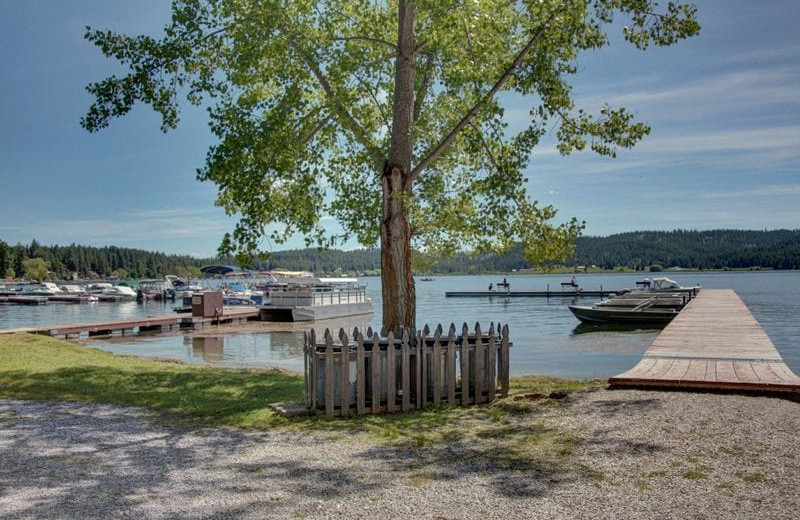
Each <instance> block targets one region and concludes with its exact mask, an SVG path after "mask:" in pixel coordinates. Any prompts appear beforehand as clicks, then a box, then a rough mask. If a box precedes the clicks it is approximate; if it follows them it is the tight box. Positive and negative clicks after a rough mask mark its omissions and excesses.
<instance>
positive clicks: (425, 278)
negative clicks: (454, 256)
mask: <svg viewBox="0 0 800 520" xmlns="http://www.w3.org/2000/svg"><path fill="white" fill-rule="evenodd" d="M435 280H436V278H434V277H433V276H423V277H422V278H420V281H422V282H433V281H435Z"/></svg>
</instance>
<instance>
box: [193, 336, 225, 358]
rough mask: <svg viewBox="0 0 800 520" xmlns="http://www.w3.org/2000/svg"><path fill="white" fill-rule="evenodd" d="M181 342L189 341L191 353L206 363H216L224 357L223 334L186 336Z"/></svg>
mask: <svg viewBox="0 0 800 520" xmlns="http://www.w3.org/2000/svg"><path fill="white" fill-rule="evenodd" d="M183 343H184V344H186V343H191V345H192V355H193V356H195V357H199V358H201V359H202V360H203V361H205V362H206V363H211V364H217V363H220V362H221V361H222V360H223V359H225V355H224V354H225V336H202V337H189V336H186V337H184V338H183Z"/></svg>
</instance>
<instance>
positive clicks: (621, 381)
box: [609, 289, 800, 393]
mask: <svg viewBox="0 0 800 520" xmlns="http://www.w3.org/2000/svg"><path fill="white" fill-rule="evenodd" d="M609 383H610V384H611V385H612V386H617V387H622V386H635V387H640V386H645V387H669V388H702V389H715V390H716V389H722V390H750V391H762V392H792V393H800V377H798V376H797V375H796V374H795V373H794V372H792V370H791V369H789V367H787V366H786V363H784V361H783V358H781V355H780V354H779V353H778V350H777V349H776V348H775V346H774V345H773V344H772V341H770V339H769V337H768V336H767V334H766V333H765V332H764V329H763V327H762V326H761V325H760V324H759V323H758V321H756V319H755V318H754V317H753V315H752V314H751V313H750V311H749V310H748V308H747V306H746V305H745V304H744V302H743V301H742V299H741V298H740V297H739V296H738V295H737V294H736V292H734V291H732V290H729V289H727V290H726V289H718V290H703V291H701V292H700V293H699V294H698V296H697V297H695V299H694V300H692V301H691V302H690V303H689V304H688V305H687V306H686V308H685V309H684V310H683V311H681V313H680V314H679V315H678V316H676V317H675V318H674V319H673V320H672V322H671V323H670V324H669V325H667V327H666V328H665V329H664V330H663V331H662V332H661V334H659V335H658V337H657V338H656V339H655V340H654V341H653V344H652V345H651V346H650V348H648V349H647V351H646V352H645V354H644V356H643V358H642V360H641V361H640V362H639V363H638V364H637V365H636V366H634V367H633V368H632V369H630V370H628V371H626V372H624V373H622V374H619V375H616V376H613V377H611V378H610V379H609Z"/></svg>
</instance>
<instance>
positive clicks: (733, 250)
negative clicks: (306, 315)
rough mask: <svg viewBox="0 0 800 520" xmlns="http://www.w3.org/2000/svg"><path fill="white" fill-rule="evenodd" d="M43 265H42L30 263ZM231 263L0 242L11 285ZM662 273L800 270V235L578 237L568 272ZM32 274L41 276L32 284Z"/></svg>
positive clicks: (327, 259)
mask: <svg viewBox="0 0 800 520" xmlns="http://www.w3.org/2000/svg"><path fill="white" fill-rule="evenodd" d="M418 257H419V261H418V262H417V267H416V269H415V271H416V273H417V274H459V273H460V274H471V273H485V272H511V271H515V270H516V271H520V270H525V269H529V268H531V267H533V266H532V265H531V264H530V263H529V262H527V261H526V260H525V259H524V258H523V254H522V250H521V246H518V247H516V248H514V249H513V250H512V251H511V252H510V253H508V254H506V255H494V254H484V255H471V254H457V255H453V256H451V257H448V258H428V257H426V255H424V254H419V255H418ZM32 259H39V260H40V261H39V262H35V263H34V262H30V260H32ZM232 263H233V260H232V258H225V257H217V258H195V257H192V256H188V255H168V254H165V253H159V252H150V251H144V250H141V249H129V248H123V247H116V246H106V247H91V246H82V245H75V244H71V245H68V246H43V245H41V244H39V243H38V242H37V241H36V240H33V241H32V242H31V243H30V244H29V245H22V244H17V245H13V246H12V245H8V244H6V243H5V242H4V241H2V240H0V275H3V276H4V277H6V278H21V277H24V276H27V277H28V278H36V279H40V278H43V276H41V273H42V269H44V272H45V273H47V277H49V278H53V279H69V278H72V277H73V276H77V277H78V278H82V279H83V278H129V277H132V278H154V277H160V276H163V275H166V274H177V275H181V276H191V277H197V276H200V268H201V267H203V266H205V265H212V264H223V265H229V264H232ZM592 266H594V267H598V268H602V269H612V270H613V269H630V270H659V269H668V268H683V269H753V268H765V269H800V230H785V229H783V230H774V231H744V230H724V229H720V230H711V231H687V230H676V231H637V232H630V233H620V234H615V235H610V236H607V237H579V238H578V239H577V241H576V244H575V255H574V256H573V258H572V260H571V262H570V264H569V265H568V267H573V268H578V267H587V268H588V267H592ZM251 267H252V268H253V269H257V270H277V269H287V270H293V271H294V270H299V271H310V272H313V273H316V274H318V275H371V274H379V272H380V252H379V250H378V249H356V250H352V251H338V250H320V249H315V248H308V249H295V250H288V251H277V252H274V253H272V254H271V255H270V257H269V258H266V259H262V260H257V261H256V262H254V264H253V265H252V266H251ZM30 272H34V273H36V276H29V273H30Z"/></svg>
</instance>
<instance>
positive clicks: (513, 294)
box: [444, 289, 625, 298]
mask: <svg viewBox="0 0 800 520" xmlns="http://www.w3.org/2000/svg"><path fill="white" fill-rule="evenodd" d="M623 292H625V291H622V290H619V291H604V290H602V289H601V290H599V291H584V290H580V291H574V290H569V291H567V290H564V291H549V290H548V291H504V290H502V289H499V290H497V291H447V292H445V293H444V295H445V297H447V298H482V297H497V298H607V297H609V296H615V295H617V294H621V293H623Z"/></svg>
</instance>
